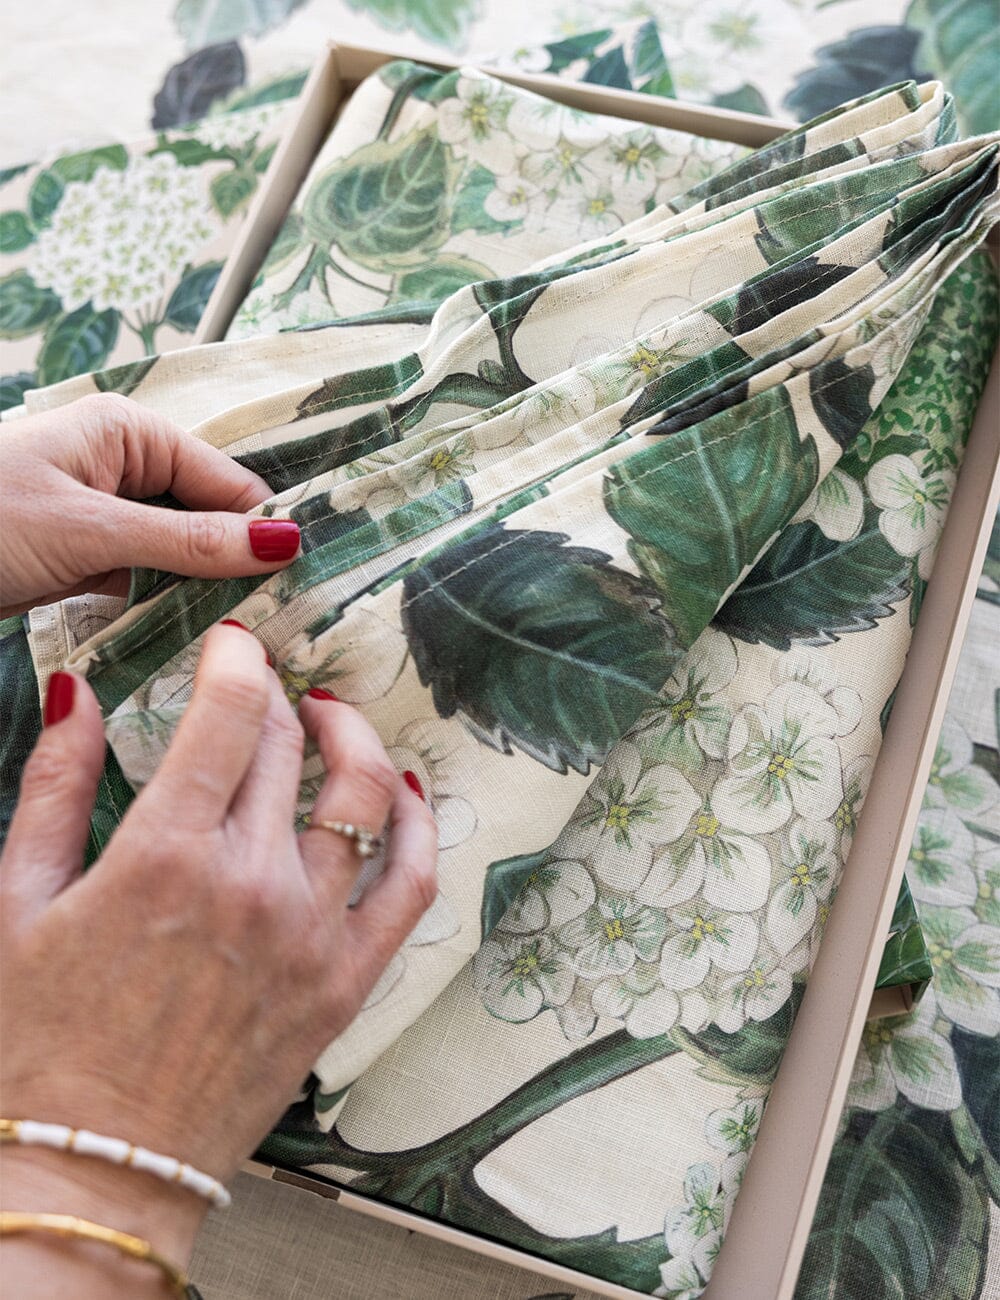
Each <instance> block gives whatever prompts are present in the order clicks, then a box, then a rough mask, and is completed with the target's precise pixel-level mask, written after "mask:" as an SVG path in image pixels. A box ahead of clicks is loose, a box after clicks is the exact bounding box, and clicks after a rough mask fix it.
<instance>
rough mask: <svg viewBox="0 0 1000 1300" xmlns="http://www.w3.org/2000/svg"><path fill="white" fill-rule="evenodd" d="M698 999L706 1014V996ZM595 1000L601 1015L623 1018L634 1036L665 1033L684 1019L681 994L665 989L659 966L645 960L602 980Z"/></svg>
mask: <svg viewBox="0 0 1000 1300" xmlns="http://www.w3.org/2000/svg"><path fill="white" fill-rule="evenodd" d="M695 996H696V997H697V995H695ZM698 1000H699V1001H700V1003H701V1006H702V1009H703V1010H702V1016H703V1015H704V999H698ZM592 1003H593V1007H594V1010H595V1011H596V1012H597V1014H598V1015H599V1016H608V1017H610V1018H611V1019H613V1020H619V1021H621V1023H622V1024H624V1026H625V1029H626V1030H627V1031H628V1033H630V1034H631V1035H632V1037H633V1038H654V1037H656V1035H658V1034H665V1033H667V1032H668V1031H669V1030H671V1029H673V1027H674V1025H675V1024H677V1022H678V1020H680V1019H681V998H680V995H679V994H677V993H675V992H674V991H673V990H672V989H666V988H664V987H663V984H662V983H661V982H660V972H659V969H658V968H657V967H656V966H653V965H649V964H648V963H646V962H637V963H636V964H635V965H634V966H633V967H632V969H631V970H629V971H626V972H625V974H623V975H612V976H609V977H608V978H607V979H603V980H601V982H600V983H599V984H597V985H596V986H595V987H594V991H593V994H592ZM698 1019H702V1017H698ZM702 1023H704V1022H703V1021H702ZM695 1027H696V1028H701V1027H702V1025H698V1024H696V1025H695Z"/></svg>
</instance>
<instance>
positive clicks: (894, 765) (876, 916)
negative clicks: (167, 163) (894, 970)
mask: <svg viewBox="0 0 1000 1300" xmlns="http://www.w3.org/2000/svg"><path fill="white" fill-rule="evenodd" d="M394 57H395V56H394V55H392V54H389V53H387V52H383V51H375V50H363V49H357V48H351V47H345V46H336V45H334V46H331V47H330V48H329V50H328V51H327V52H326V53H325V55H324V56H323V57H322V58H321V59H320V61H319V63H318V64H317V66H316V68H315V69H314V71H313V74H312V76H311V77H310V79H309V82H308V83H307V86H306V89H305V91H304V93H303V98H302V101H301V103H300V106H299V110H298V114H297V116H296V118H295V120H294V121H293V122H292V124H291V126H290V128H289V131H288V133H287V135H286V137H285V139H284V141H283V143H282V145H281V146H280V148H279V150H278V152H277V154H276V156H275V159H274V161H273V164H272V167H271V169H270V171H269V173H268V178H267V182H266V184H265V186H264V187H263V188H262V191H261V192H260V194H259V195H258V198H257V201H256V203H255V205H254V207H253V208H252V210H251V213H250V215H249V218H248V221H247V224H246V226H245V228H244V232H243V235H242V237H241V239H240V241H239V243H238V244H237V247H236V248H235V249H234V251H233V254H232V256H231V257H230V260H229V262H228V263H227V267H226V269H225V271H224V273H223V275H222V277H221V278H220V281H219V284H218V286H217V289H216V292H215V294H214V295H213V298H212V300H211V302H210V303H209V306H208V309H207V311H206V313H205V316H204V318H203V321H202V325H201V328H200V330H199V333H198V335H197V340H198V341H199V342H208V341H212V340H214V339H218V338H221V337H222V336H223V334H224V332H225V330H226V328H227V327H228V324H229V322H230V320H231V319H232V317H233V314H234V313H235V311H236V309H237V307H238V305H239V303H240V302H241V301H242V299H243V297H244V295H245V293H246V291H247V289H248V288H249V285H250V283H251V281H252V280H253V277H254V276H255V274H256V272H257V270H258V268H259V267H260V265H261V263H262V262H263V259H264V256H265V254H266V252H267V249H268V248H269V246H270V243H271V241H272V239H273V237H274V235H275V233H276V232H277V230H278V228H279V227H280V225H281V222H282V220H283V218H284V216H285V213H286V212H287V210H288V207H289V206H290V204H291V202H292V200H293V198H294V195H295V193H296V191H297V190H298V188H299V186H300V184H301V182H302V180H303V179H304V177H305V174H306V172H307V171H308V169H309V166H310V165H311V163H312V160H313V157H314V155H315V153H316V151H317V150H318V148H319V147H320V145H321V143H322V141H323V139H324V138H325V135H326V133H327V130H328V129H329V125H330V123H331V122H332V120H333V118H334V116H335V114H336V112H337V110H338V108H339V107H340V106H341V105H342V104H343V103H344V102H345V100H346V98H347V96H348V95H349V94H350V92H351V90H352V89H353V87H354V86H355V85H356V84H357V83H358V82H359V81H361V80H362V79H363V78H364V77H365V76H367V75H368V74H369V73H371V72H372V71H374V70H375V69H376V68H377V67H379V66H380V65H381V64H383V63H385V62H388V61H389V60H391V59H392V58H394ZM439 66H442V67H447V66H455V65H453V64H450V65H449V64H441V65H439ZM504 79H506V80H509V81H511V82H514V83H516V84H518V85H520V86H523V87H525V88H527V89H530V90H533V91H535V92H537V93H541V94H544V95H547V96H549V97H550V98H552V99H556V100H560V101H561V102H563V103H568V104H571V105H572V106H574V107H579V108H583V109H586V110H589V111H594V112H601V113H605V114H609V115H612V116H618V117H625V118H630V119H634V120H636V121H641V122H645V123H650V124H653V125H658V126H666V127H673V128H677V129H681V130H686V131H691V132H695V133H697V134H700V135H706V136H710V137H715V138H719V139H727V140H731V141H733V142H736V143H741V144H746V145H759V144H762V143H764V142H766V141H767V140H769V139H771V138H773V137H774V136H775V135H777V134H779V133H780V132H781V131H782V130H783V129H785V126H784V124H782V123H779V122H775V121H770V120H767V119H761V118H754V117H750V116H747V115H745V114H738V113H727V112H723V111H721V110H717V109H710V108H701V107H693V106H681V105H678V104H673V103H670V102H667V101H654V100H650V99H648V98H646V97H644V96H641V95H634V94H629V93H626V92H622V91H617V90H613V89H607V88H603V87H600V88H598V87H593V88H592V87H588V86H582V85H572V84H569V83H566V82H563V81H560V80H558V79H555V78H552V77H544V76H520V75H518V76H505V77H504ZM991 394H992V397H991ZM995 403H996V373H995V371H994V375H993V377H992V380H991V386H990V388H988V390H987V395H986V397H985V398H984V401H983V405H982V409H981V411H980V414H979V419H978V420H977V423H976V426H975V428H974V430H973V433H972V437H971V439H970V443H969V449H968V452H967V457H966V466H967V468H966V470H965V471H963V474H962V476H961V481H960V485H959V488H958V489H957V493H956V498H955V502H954V509H953V510H952V512H951V515H950V517H949V523H948V525H947V528H946V532H945V536H944V540H943V542H942V548H941V552H940V556H939V559H938V568H937V570H936V571H937V572H938V573H942V574H944V575H945V576H944V577H942V578H939V579H938V580H937V581H936V582H935V583H934V584H932V586H931V589H930V592H929V593H928V596H927V602H926V603H927V606H928V608H927V609H925V617H924V618H923V619H921V620H920V624H919V626H918V629H917V633H916V634H915V636H914V640H913V644H912V649H911V652H910V657H909V660H908V665H907V669H906V672H905V674H904V678H903V681H902V683H901V685H900V688H899V692H898V695H897V701H896V705H895V708H894V712H893V715H892V720H891V722H890V725H889V728H888V730H887V732H886V737H885V742H884V744H883V747H882V751H881V754H880V757H879V761H878V764H877V767H876V773H875V777H874V779H873V783H872V787H871V790H870V793H869V798H868V803H867V807H868V812H867V813H866V814H865V817H864V819H863V820H862V823H861V827H860V829H859V833H858V836H857V838H856V840H855V844H854V848H853V850H852V854H851V858H850V863H849V865H848V869H847V871H846V873H845V877H844V883H843V885H842V886H841V890H840V894H839V896H838V901H837V904H836V906H835V908H834V910H833V914H832V917H831V921H830V925H829V927H828V931H827V935H826V937H825V940H824V943H823V946H822V950H821V954H820V957H819V959H818V962H817V965H816V967H815V970H814V972H813V975H812V977H811V980H810V984H809V991H808V993H807V995H806V999H805V1001H804V1003H803V1007H802V1010H801V1012H800V1014H799V1019H798V1021H797V1023H796V1027H795V1030H794V1032H793V1035H792V1038H791V1040H790V1042H789V1046H788V1049H787V1052H786V1056H785V1059H784V1061H783V1064H782V1066H781V1070H780V1072H779V1075H778V1080H777V1082H776V1084H775V1086H774V1089H773V1091H772V1096H771V1101H770V1103H769V1106H768V1110H767V1116H766V1118H765V1121H764V1125H763V1127H762V1130H761V1137H760V1139H759V1141H758V1144H757V1148H756V1150H755V1152H754V1155H753V1157H752V1159H751V1163H750V1167H749V1169H748V1172H747V1175H746V1181H745V1184H744V1192H745V1195H742V1196H741V1197H740V1198H739V1199H738V1202H737V1207H736V1210H735V1212H734V1215H733V1218H732V1220H731V1223H730V1226H729V1229H728V1235H727V1238H726V1244H725V1246H724V1248H723V1251H722V1253H721V1255H720V1257H719V1260H718V1263H717V1265H716V1269H715V1274H714V1276H713V1281H712V1284H711V1287H710V1291H709V1294H710V1295H712V1296H714V1297H719V1296H724V1297H725V1296H733V1297H735V1296H740V1297H743V1296H750V1297H754V1296H760V1297H761V1298H762V1300H764V1298H765V1297H771V1296H775V1295H778V1296H782V1295H786V1294H790V1292H791V1289H792V1287H793V1285H794V1278H795V1274H796V1271H797V1268H798V1263H799V1260H800V1258H801V1253H802V1250H803V1248H804V1245H805V1239H806V1236H807V1233H808V1230H809V1224H810V1220H811V1216H812V1211H813V1208H814V1206H815V1200H816V1196H817V1195H818V1192H819V1188H820V1185H821V1182H822V1177H823V1171H824V1169H825V1164H826V1160H827V1158H828V1155H829V1150H830V1146H831V1144H832V1141H833V1136H834V1130H835V1127H836V1123H837V1118H838V1116H839V1112H840V1109H841V1105H842V1102H843V1097H844V1092H845V1090H846V1086H847V1081H848V1077H849V1074H850V1069H851V1065H852V1063H853V1059H854V1055H855V1051H856V1048H857V1043H858V1036H859V1034H860V1029H861V1025H862V1022H863V1020H864V1017H865V1013H866V1012H868V1011H869V1010H871V1011H873V1012H874V1013H876V1014H891V1013H893V1012H897V1011H900V1010H903V1009H905V995H904V993H903V992H902V991H897V990H881V991H880V993H879V995H878V997H877V998H876V999H875V1001H874V1003H872V1001H871V997H872V989H873V986H874V983H875V977H876V971H877V968H878V964H879V958H880V955H881V944H882V941H883V939H884V936H885V935H886V933H887V931H888V929H889V918H890V916H891V913H892V907H893V903H894V900H895V897H896V892H897V890H898V887H899V883H900V879H901V876H902V868H903V863H904V861H905V858H906V855H907V851H908V847H909V844H910V839H911V836H912V832H913V825H914V822H915V819H916V814H917V810H918V808H919V804H920V798H921V795H922V791H923V788H924V784H925V781H926V776H927V771H928V769H929V765H930V761H931V757H932V754H933V749H934V740H935V737H936V734H937V728H938V724H939V722H940V717H941V713H942V711H943V708H944V702H945V700H946V698H947V689H948V685H949V682H950V676H951V673H952V671H953V669H954V662H955V659H956V657H957V652H958V649H959V647H960V645H961V639H962V632H963V629H964V621H965V617H966V616H967V613H968V609H969V606H970V604H971V600H972V594H973V590H974V586H975V581H976V578H977V576H978V572H979V566H980V564H981V559H982V553H983V551H984V550H985V545H986V535H987V531H988V522H989V520H990V518H991V515H992V509H991V507H990V502H991V501H992V502H993V503H994V506H993V508H995V498H996V490H997V489H996V459H997V452H996V445H995V438H994V436H993V430H994V429H995V424H996V421H995V419H994V420H993V421H992V423H991V421H990V419H989V416H990V414H992V413H994V412H995ZM270 1172H271V1173H272V1176H274V1177H277V1178H278V1179H281V1180H286V1181H294V1182H295V1183H297V1184H300V1185H308V1186H310V1187H312V1188H313V1189H314V1190H319V1191H322V1192H323V1193H324V1194H327V1195H333V1196H339V1197H340V1199H341V1201H342V1203H343V1204H345V1205H350V1206H352V1207H353V1208H357V1209H361V1210H363V1211H365V1212H368V1213H371V1214H376V1215H379V1216H381V1217H385V1218H388V1219H390V1220H392V1221H394V1222H398V1223H401V1224H404V1225H406V1226H408V1227H411V1228H414V1229H415V1230H419V1231H424V1232H428V1233H430V1234H432V1235H435V1236H438V1237H441V1238H443V1239H446V1240H450V1241H454V1242H458V1243H461V1244H463V1245H465V1246H467V1247H469V1248H472V1249H476V1250H480V1251H484V1252H486V1253H492V1254H495V1255H498V1256H500V1257H503V1258H505V1259H507V1260H510V1261H513V1262H517V1263H520V1264H522V1265H524V1266H526V1267H531V1268H534V1269H536V1271H541V1272H544V1273H547V1274H549V1275H551V1276H553V1277H554V1278H557V1279H560V1280H562V1281H566V1282H572V1283H574V1284H575V1285H577V1286H585V1287H588V1288H589V1289H591V1290H592V1291H598V1292H600V1293H601V1294H606V1295H614V1296H624V1295H635V1294H638V1293H636V1292H633V1291H630V1290H627V1289H625V1288H623V1287H620V1286H609V1285H608V1284H605V1283H600V1282H597V1281H595V1280H594V1279H592V1278H590V1277H585V1276H584V1275H582V1274H579V1273H575V1272H573V1271H572V1270H568V1269H566V1268H563V1267H561V1266H557V1265H552V1264H548V1263H547V1262H545V1261H539V1260H537V1259H535V1258H534V1257H528V1256H526V1255H524V1254H523V1253H521V1252H518V1251H516V1250H513V1249H511V1248H510V1247H506V1246H500V1245H498V1244H496V1243H491V1242H489V1241H486V1240H484V1239H482V1238H479V1237H476V1236H474V1235H472V1234H470V1233H468V1232H462V1231H459V1230H457V1229H454V1228H451V1227H448V1226H446V1225H442V1224H438V1223H434V1222H432V1221H430V1220H426V1219H423V1218H422V1217H420V1216H418V1215H415V1214H413V1213H412V1212H408V1211H402V1210H399V1209H396V1208H394V1207H390V1206H385V1205H382V1204H380V1203H378V1202H376V1201H374V1200H372V1199H370V1198H364V1197H360V1196H358V1195H357V1194H356V1193H352V1192H350V1191H349V1190H340V1189H337V1188H336V1187H334V1186H333V1185H332V1184H330V1183H329V1182H324V1181H321V1180H319V1179H318V1178H313V1177H311V1176H303V1175H301V1174H298V1173H295V1174H293V1173H290V1172H285V1171H270ZM748 1189H749V1190H748Z"/></svg>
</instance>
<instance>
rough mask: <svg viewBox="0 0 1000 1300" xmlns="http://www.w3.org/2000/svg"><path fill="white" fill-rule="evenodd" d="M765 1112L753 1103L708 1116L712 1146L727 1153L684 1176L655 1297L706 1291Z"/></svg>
mask: <svg viewBox="0 0 1000 1300" xmlns="http://www.w3.org/2000/svg"><path fill="white" fill-rule="evenodd" d="M763 1113H764V1103H763V1102H762V1101H758V1100H749V1101H741V1102H738V1103H737V1104H736V1105H735V1106H734V1107H733V1108H732V1109H731V1110H716V1111H712V1113H711V1114H710V1115H709V1116H708V1119H707V1121H706V1123H705V1137H706V1138H707V1140H708V1143H709V1146H712V1147H715V1148H716V1150H718V1151H721V1152H722V1153H723V1157H722V1162H721V1165H719V1166H716V1165H713V1164H710V1163H709V1162H708V1161H707V1160H705V1161H701V1162H699V1163H698V1164H695V1165H691V1166H690V1167H689V1168H688V1170H687V1173H686V1174H685V1175H684V1202H683V1204H681V1205H677V1206H674V1207H673V1208H672V1209H670V1210H668V1211H667V1216H666V1221H665V1223H664V1228H663V1235H664V1240H665V1242H666V1247H667V1251H668V1252H669V1256H670V1257H669V1259H668V1260H667V1261H666V1263H665V1264H661V1265H660V1278H661V1284H660V1286H658V1287H657V1289H656V1290H655V1291H654V1292H653V1294H654V1295H657V1296H669V1297H670V1300H696V1297H697V1296H700V1295H701V1293H702V1291H703V1290H704V1288H705V1285H706V1284H707V1282H708V1279H709V1277H710V1276H711V1273H712V1266H713V1265H714V1263H715V1259H716V1256H717V1255H718V1253H719V1248H720V1247H721V1245H722V1238H723V1236H724V1235H725V1231H726V1227H727V1225H728V1223H729V1216H730V1214H731V1213H732V1209H733V1205H734V1204H735V1201H736V1193H737V1192H738V1191H739V1188H740V1183H741V1182H742V1181H743V1174H744V1171H745V1170H746V1166H747V1161H748V1160H749V1159H750V1150H751V1148H752V1147H753V1144H754V1142H755V1141H756V1138H757V1130H758V1129H759V1128H760V1120H761V1116H762V1115H763Z"/></svg>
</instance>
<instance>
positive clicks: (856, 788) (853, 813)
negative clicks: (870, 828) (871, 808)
mask: <svg viewBox="0 0 1000 1300" xmlns="http://www.w3.org/2000/svg"><path fill="white" fill-rule="evenodd" d="M873 767H874V761H873V760H872V758H871V757H870V756H869V755H867V754H864V755H862V756H861V757H860V758H855V759H853V760H852V761H851V762H850V763H848V764H847V766H846V767H845V768H844V797H843V799H841V801H840V803H839V804H838V805H837V807H836V810H835V811H834V814H833V828H834V830H835V831H836V833H837V854H838V856H839V858H840V861H841V862H842V863H843V862H846V861H847V855H848V854H849V853H850V851H851V845H852V844H853V843H854V833H855V831H856V830H857V828H858V817H859V816H860V815H861V808H862V805H863V804H864V801H865V795H866V794H867V793H868V786H869V784H870V782H871V779H872V768H873Z"/></svg>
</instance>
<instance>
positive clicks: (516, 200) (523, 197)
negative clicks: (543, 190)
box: [509, 185, 528, 206]
mask: <svg viewBox="0 0 1000 1300" xmlns="http://www.w3.org/2000/svg"><path fill="white" fill-rule="evenodd" d="M527 201H528V196H527V194H525V192H524V187H523V186H521V185H519V186H518V187H517V189H516V190H514V191H513V192H512V193H511V196H510V200H509V202H510V203H511V204H512V205H514V206H518V205H519V204H521V203H527Z"/></svg>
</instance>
